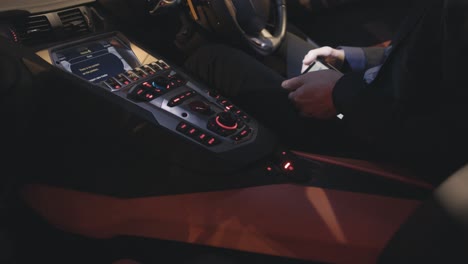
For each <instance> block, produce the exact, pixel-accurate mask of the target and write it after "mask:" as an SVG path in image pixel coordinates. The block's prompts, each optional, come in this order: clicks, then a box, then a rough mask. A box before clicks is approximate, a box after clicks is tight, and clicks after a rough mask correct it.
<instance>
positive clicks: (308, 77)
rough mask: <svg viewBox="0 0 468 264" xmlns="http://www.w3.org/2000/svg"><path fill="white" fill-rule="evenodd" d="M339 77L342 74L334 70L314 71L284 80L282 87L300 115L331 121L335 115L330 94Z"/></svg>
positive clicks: (335, 111)
mask: <svg viewBox="0 0 468 264" xmlns="http://www.w3.org/2000/svg"><path fill="white" fill-rule="evenodd" d="M341 76H343V74H342V73H340V72H337V71H335V70H321V71H314V72H309V73H307V74H304V75H300V76H298V77H294V78H291V79H289V80H285V81H284V82H283V83H282V86H283V88H284V89H286V90H288V91H290V93H289V99H290V100H291V101H292V102H293V103H294V104H295V105H296V107H297V108H298V109H299V111H300V112H301V114H303V115H304V116H308V117H314V118H318V119H331V118H333V117H335V116H336V114H337V110H336V108H335V105H334V104H333V95H332V92H333V88H334V87H335V84H336V82H337V81H338V80H339V79H340V78H341Z"/></svg>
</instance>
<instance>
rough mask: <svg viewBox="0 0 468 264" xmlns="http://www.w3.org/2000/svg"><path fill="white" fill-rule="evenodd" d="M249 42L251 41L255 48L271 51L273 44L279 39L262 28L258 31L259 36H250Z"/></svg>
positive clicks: (273, 47)
mask: <svg viewBox="0 0 468 264" xmlns="http://www.w3.org/2000/svg"><path fill="white" fill-rule="evenodd" d="M249 40H250V42H251V43H253V44H254V45H255V46H257V48H259V49H262V50H263V51H265V52H267V53H271V52H273V51H274V49H275V46H276V45H277V44H278V43H277V42H279V41H280V40H278V39H276V38H275V37H274V36H273V35H271V33H270V32H269V31H268V30H267V29H262V31H260V34H259V36H257V37H250V38H249Z"/></svg>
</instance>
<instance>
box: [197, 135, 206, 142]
mask: <svg viewBox="0 0 468 264" xmlns="http://www.w3.org/2000/svg"><path fill="white" fill-rule="evenodd" d="M207 137H208V136H207V135H206V134H205V133H201V134H200V135H199V136H198V140H199V141H202V142H203V141H204V140H205V139H206V138H207Z"/></svg>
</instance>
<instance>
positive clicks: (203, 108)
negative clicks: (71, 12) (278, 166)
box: [49, 34, 259, 152]
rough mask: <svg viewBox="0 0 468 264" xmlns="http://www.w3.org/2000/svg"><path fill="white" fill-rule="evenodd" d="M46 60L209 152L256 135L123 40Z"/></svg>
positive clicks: (239, 117)
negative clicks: (132, 105) (118, 98)
mask: <svg viewBox="0 0 468 264" xmlns="http://www.w3.org/2000/svg"><path fill="white" fill-rule="evenodd" d="M132 48H133V49H132ZM142 53H143V54H142ZM49 54H50V59H51V62H52V63H53V64H54V65H56V66H58V67H60V68H62V69H63V70H65V71H68V72H70V73H73V74H75V75H76V76H78V77H80V78H82V79H85V80H87V81H88V82H91V83H94V84H95V85H96V86H97V87H96V89H105V90H107V91H108V92H109V93H113V94H115V95H117V96H119V97H121V98H122V99H123V100H125V101H126V103H128V104H134V105H137V106H139V107H140V108H141V110H143V111H146V112H151V114H152V116H153V118H154V119H153V120H151V121H153V122H154V123H156V124H157V125H160V126H163V127H165V128H167V129H169V130H171V131H173V132H174V133H177V134H178V135H180V136H181V137H184V138H185V139H187V140H189V141H191V142H192V143H193V144H198V145H200V146H203V147H204V148H208V149H210V151H213V152H226V151H229V150H232V149H235V148H239V146H242V145H246V144H249V143H250V142H252V141H254V140H255V138H256V137H257V135H258V130H259V129H258V123H257V122H256V121H255V120H254V119H252V118H251V117H250V116H249V115H248V114H247V113H245V112H244V111H242V110H241V109H239V108H238V107H236V106H235V105H234V104H233V103H232V102H230V101H229V100H228V99H226V98H224V97H222V96H221V95H219V94H218V93H216V92H215V91H211V90H208V89H206V88H204V87H202V86H201V85H199V84H196V83H194V82H193V81H191V80H190V78H189V77H188V76H186V75H185V74H183V73H182V72H181V71H180V70H176V69H175V68H174V67H172V66H171V65H170V64H169V63H168V62H166V61H165V60H164V59H162V58H160V57H157V56H153V55H150V54H149V53H146V52H144V51H143V50H142V49H140V48H139V47H137V46H136V45H134V44H132V43H130V42H129V41H127V40H125V38H124V36H122V35H119V34H115V35H107V36H100V37H97V38H91V39H86V40H83V41H79V42H74V43H68V44H66V45H62V46H57V47H53V48H51V49H49Z"/></svg>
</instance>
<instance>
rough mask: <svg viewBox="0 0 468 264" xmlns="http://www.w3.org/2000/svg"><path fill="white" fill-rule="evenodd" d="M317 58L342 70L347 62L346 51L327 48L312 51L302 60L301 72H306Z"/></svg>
mask: <svg viewBox="0 0 468 264" xmlns="http://www.w3.org/2000/svg"><path fill="white" fill-rule="evenodd" d="M317 58H323V59H324V60H325V62H327V63H328V64H330V65H332V66H333V67H335V68H337V69H340V68H341V67H342V66H343V63H344V60H345V53H344V50H339V49H334V48H331V47H327V46H325V47H321V48H317V49H313V50H310V51H309V52H308V53H307V54H306V55H305V56H304V59H303V60H302V70H301V72H304V71H305V70H306V69H307V67H308V66H309V65H311V64H312V63H314V62H315V61H316V60H317Z"/></svg>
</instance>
